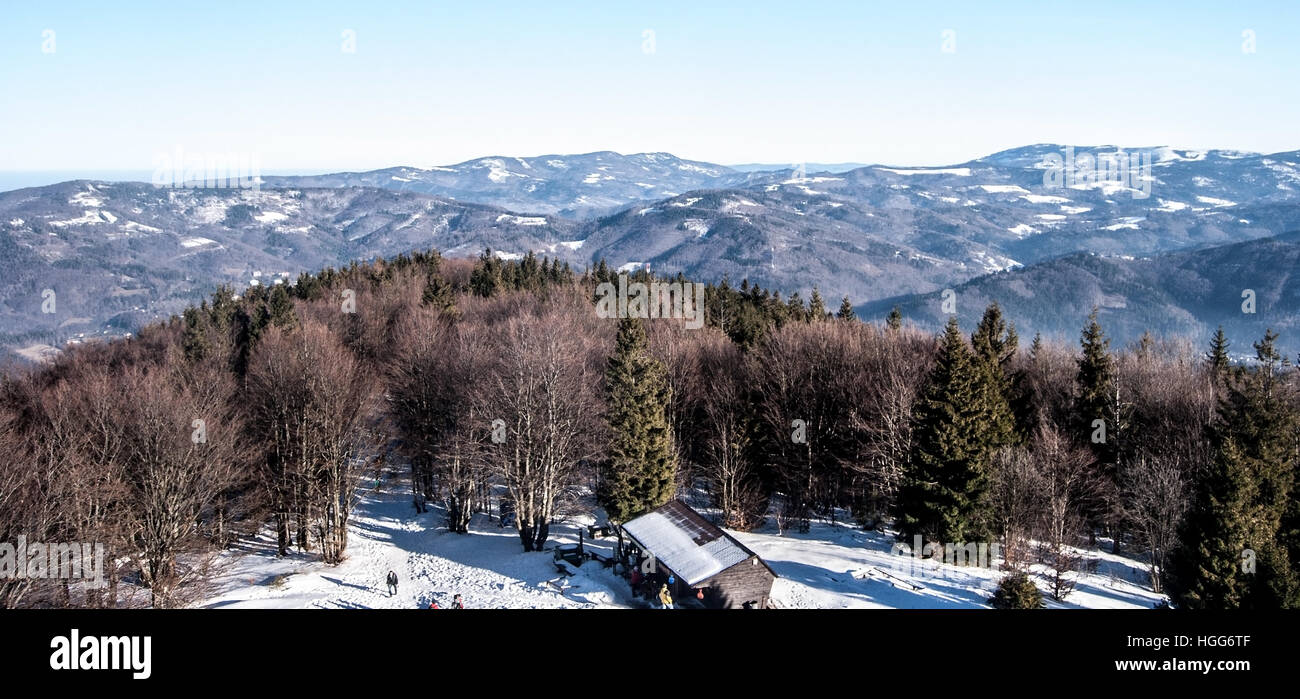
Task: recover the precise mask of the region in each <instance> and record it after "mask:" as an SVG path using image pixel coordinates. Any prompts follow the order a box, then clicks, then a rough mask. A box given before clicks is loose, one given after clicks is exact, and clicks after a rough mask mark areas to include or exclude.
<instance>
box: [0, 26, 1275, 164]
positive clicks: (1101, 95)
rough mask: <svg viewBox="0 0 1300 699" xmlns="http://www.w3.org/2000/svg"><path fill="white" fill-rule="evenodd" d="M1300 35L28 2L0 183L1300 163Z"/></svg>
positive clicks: (16, 52)
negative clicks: (1054, 151)
mask: <svg viewBox="0 0 1300 699" xmlns="http://www.w3.org/2000/svg"><path fill="white" fill-rule="evenodd" d="M981 6H983V7H981ZM47 29H48V30H53V31H54V41H55V43H54V49H55V50H54V52H53V53H45V52H43V51H42V47H43V42H44V39H43V34H42V33H43V32H44V31H45V30H47ZM346 29H350V30H354V31H355V32H356V52H355V53H345V52H343V51H342V50H341V45H342V32H343V31H344V30H346ZM645 30H652V31H653V32H654V43H655V46H654V52H653V53H646V52H644V51H643V44H644V39H643V32H644V31H645ZM945 30H952V31H953V32H954V33H955V35H954V36H955V48H956V50H955V52H953V53H945V52H943V51H942V50H941V49H942V44H943V32H944V31H945ZM1245 30H1253V31H1254V32H1255V36H1256V42H1257V44H1256V46H1257V50H1256V52H1255V53H1246V52H1243V50H1242V47H1243V37H1242V33H1243V31H1245ZM1297 36H1300V2H1297V1H1296V0H1276V1H1262V0H1261V1H1252V0H1235V1H1233V2H1222V1H1216V2H1210V1H1196V0H1193V1H1191V2H1178V3H1175V2H1132V1H1131V0H1130V1H1127V2H1109V1H1106V0H1093V1H1091V2H1086V3H1085V2H1050V1H1047V0H1033V1H1026V2H1019V1H1004V2H996V3H992V2H989V3H981V2H972V1H970V0H967V1H965V2H936V1H926V2H916V1H912V0H908V1H906V2H903V1H899V2H889V3H884V2H870V1H859V2H818V1H817V0H803V1H801V2H789V1H788V0H786V1H783V2H762V1H756V0H750V1H747V2H735V3H718V2H704V1H702V0H697V1H693V2H675V1H665V0H656V2H637V3H626V2H610V1H609V0H606V1H605V2H590V3H575V2H567V3H566V2H559V1H558V0H557V2H554V3H551V2H491V1H487V0H484V1H473V2H457V3H442V2H382V1H378V0H371V1H368V2H346V3H344V2H329V1H319V2H311V3H288V2H239V1H227V2H219V3H202V4H199V3H176V2H134V3H129V2H124V3H103V2H96V3H90V2H85V3H81V2H57V3H46V2H32V1H30V0H16V1H13V2H5V3H4V4H3V6H2V7H0V94H3V95H4V101H3V107H0V170H64V171H66V170H87V171H90V170H131V171H148V170H150V169H151V168H152V167H153V165H152V163H153V161H154V158H155V156H156V155H158V154H159V153H164V152H171V151H173V149H175V148H176V147H177V146H179V147H182V148H184V149H185V150H186V151H187V152H194V153H252V154H256V155H257V156H258V157H259V159H260V163H261V167H262V170H263V171H285V170H295V169H301V170H346V169H352V170H356V169H371V168H378V167H384V166H389V165H398V164H402V165H416V166H429V165H435V164H447V163H453V162H457V161H461V160H465V159H469V158H473V157H478V156H483V155H520V156H531V155H539V154H544V153H572V152H587V151H593V150H616V151H620V152H625V153H630V152H640V151H669V152H672V153H675V154H677V155H679V156H682V157H687V158H694V159H699V160H708V161H713V162H721V163H738V162H772V163H794V162H842V161H859V162H879V163H890V164H902V165H910V164H918V165H919V164H947V163H953V162H959V161H963V160H967V159H970V158H973V157H978V156H980V155H985V154H987V153H990V152H993V151H996V150H1000V149H1003V148H1008V147H1012V146H1017V145H1023V144H1027V143H1035V142H1044V141H1051V142H1061V143H1074V144H1121V145H1128V146H1149V145H1165V144H1168V145H1174V146H1187V147H1198V148H1208V147H1219V148H1238V149H1243V150H1258V151H1279V150H1291V149H1296V148H1300V131H1298V130H1297V128H1296V125H1297V124H1300V95H1298V94H1297V91H1298V90H1300V88H1298V87H1297V85H1300V80H1298V78H1300V70H1298V69H1300V42H1297V41H1296V37H1297Z"/></svg>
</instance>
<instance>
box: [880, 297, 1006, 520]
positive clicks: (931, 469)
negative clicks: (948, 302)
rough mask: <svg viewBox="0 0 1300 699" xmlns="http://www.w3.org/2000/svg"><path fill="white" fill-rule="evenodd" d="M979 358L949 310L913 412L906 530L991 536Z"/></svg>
mask: <svg viewBox="0 0 1300 699" xmlns="http://www.w3.org/2000/svg"><path fill="white" fill-rule="evenodd" d="M975 365H976V359H975V357H974V355H973V354H972V353H971V351H970V349H969V348H968V347H967V346H966V341H965V338H963V337H962V334H961V329H960V328H959V327H958V325H957V319H956V317H952V318H949V320H948V326H947V328H946V329H945V330H944V336H943V341H942V345H941V347H940V349H939V355H938V358H937V360H936V363H935V366H934V368H933V369H932V370H931V372H930V375H929V377H928V380H927V385H926V387H925V389H924V393H923V394H922V396H921V397H920V399H919V400H918V401H917V404H916V407H915V410H914V412H913V416H912V420H913V423H914V427H913V436H912V453H911V459H910V463H909V464H908V469H907V471H906V473H905V474H904V478H903V484H902V487H901V488H900V491H899V495H898V500H897V505H896V514H897V524H898V530H899V533H900V535H901V537H902V538H903V539H904V540H905V541H909V542H910V541H911V540H912V537H913V536H915V535H917V534H919V535H921V536H922V537H923V539H924V540H926V541H929V542H935V543H940V542H954V543H955V542H978V541H986V540H988V539H989V528H988V520H987V518H986V517H985V516H984V515H985V513H984V511H983V510H984V503H983V500H984V493H985V490H986V489H987V483H988V470H989V464H990V461H991V453H990V451H989V450H988V448H987V442H986V439H985V436H984V432H985V429H986V425H984V424H983V419H984V414H983V411H982V410H981V409H980V408H979V406H978V405H977V397H976V390H977V388H976V381H977V380H976V378H975V373H976V370H975Z"/></svg>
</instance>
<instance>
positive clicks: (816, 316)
mask: <svg viewBox="0 0 1300 699" xmlns="http://www.w3.org/2000/svg"><path fill="white" fill-rule="evenodd" d="M808 320H811V321H814V322H816V321H819V320H826V304H825V302H823V301H822V295H821V292H820V291H818V290H817V287H815V286H814V287H813V290H812V298H810V299H808Z"/></svg>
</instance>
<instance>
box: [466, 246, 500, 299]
mask: <svg viewBox="0 0 1300 699" xmlns="http://www.w3.org/2000/svg"><path fill="white" fill-rule="evenodd" d="M503 285H504V281H503V279H502V265H501V260H500V259H499V258H497V256H496V255H493V254H492V250H491V249H490V248H489V249H487V250H484V251H483V254H482V255H480V256H479V258H478V262H477V263H475V265H474V271H473V272H470V275H469V287H470V290H472V291H473V292H474V295H475V296H484V297H489V296H492V295H494V294H496V293H497V292H498V291H500V290H501V288H502V286H503Z"/></svg>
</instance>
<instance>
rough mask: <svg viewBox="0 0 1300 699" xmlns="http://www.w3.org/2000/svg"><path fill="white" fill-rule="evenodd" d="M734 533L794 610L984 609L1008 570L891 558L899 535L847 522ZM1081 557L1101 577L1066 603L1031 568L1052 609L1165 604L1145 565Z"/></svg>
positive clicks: (776, 595) (1089, 577)
mask: <svg viewBox="0 0 1300 699" xmlns="http://www.w3.org/2000/svg"><path fill="white" fill-rule="evenodd" d="M733 534H734V535H735V537H736V538H737V539H739V540H740V541H741V542H742V543H743V544H745V545H746V546H748V547H749V548H750V549H752V550H753V551H754V552H755V553H757V554H758V555H759V557H760V558H762V559H763V560H765V561H767V564H768V565H769V566H771V568H772V570H774V571H776V574H777V575H778V576H780V578H779V579H778V580H777V581H776V583H775V584H774V585H773V586H772V599H773V601H774V602H775V603H776V606H778V607H780V608H786V609H789V608H799V609H841V608H864V609H884V608H892V609H959V608H968V609H969V608H983V607H987V606H988V604H987V600H988V598H989V597H991V596H992V595H993V591H994V590H995V589H996V588H997V584H998V580H999V579H1000V578H1001V577H1002V575H1003V574H1004V572H1005V571H1000V570H996V569H992V568H977V567H973V566H954V565H945V564H941V563H937V562H931V561H928V560H918V559H915V558H913V557H911V556H905V555H897V554H894V553H891V549H892V548H893V546H894V544H895V542H896V539H895V538H894V537H893V536H892V535H888V534H881V533H879V532H874V531H863V530H862V529H861V528H858V527H853V526H851V525H845V524H830V523H827V522H813V523H812V526H811V528H810V530H809V532H808V533H806V534H801V533H795V532H786V533H785V535H784V536H779V535H777V533H776V530H775V526H773V525H769V528H765V529H760V530H758V531H756V532H733ZM1077 553H1079V554H1081V555H1084V556H1087V557H1089V558H1092V559H1095V560H1096V572H1095V573H1091V574H1086V575H1083V576H1082V577H1081V578H1079V580H1078V582H1077V584H1076V587H1075V589H1074V592H1073V593H1071V594H1070V595H1068V596H1067V597H1066V600H1065V602H1063V603H1061V602H1055V601H1053V600H1052V599H1051V596H1050V595H1049V594H1048V589H1049V588H1048V587H1047V581H1046V578H1045V577H1043V575H1042V574H1043V573H1044V572H1045V569H1044V568H1043V567H1041V566H1035V567H1033V568H1032V569H1031V572H1032V573H1035V574H1036V575H1035V578H1036V580H1035V582H1037V584H1038V587H1039V589H1040V590H1042V591H1043V599H1044V600H1045V601H1046V603H1047V606H1048V608H1071V609H1077V608H1094V609H1150V608H1151V607H1152V606H1153V605H1155V604H1156V603H1158V602H1160V601H1161V600H1163V599H1165V598H1164V596H1163V595H1158V594H1156V593H1154V592H1152V591H1151V588H1150V585H1149V583H1148V581H1147V572H1146V568H1145V567H1144V565H1143V564H1142V563H1141V562H1140V561H1136V560H1133V559H1131V558H1128V557H1126V556H1115V555H1111V554H1108V553H1102V552H1100V551H1096V550H1091V551H1078V552H1077Z"/></svg>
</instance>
